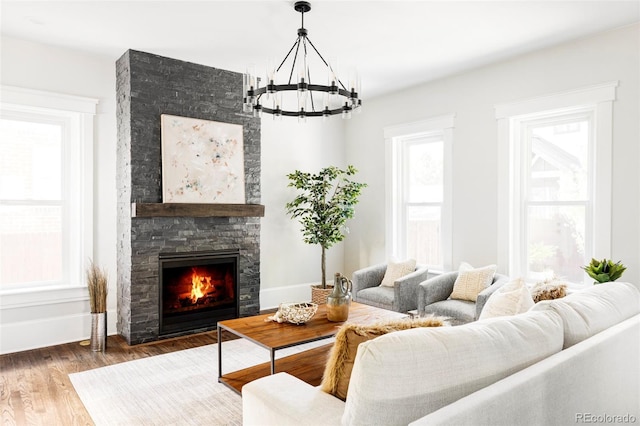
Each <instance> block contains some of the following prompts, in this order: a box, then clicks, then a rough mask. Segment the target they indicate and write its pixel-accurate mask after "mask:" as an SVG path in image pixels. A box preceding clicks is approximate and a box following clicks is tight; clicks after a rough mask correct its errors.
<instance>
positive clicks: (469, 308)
mask: <svg viewBox="0 0 640 426" xmlns="http://www.w3.org/2000/svg"><path fill="white" fill-rule="evenodd" d="M457 277H458V272H457V271H455V272H447V273H445V274H442V275H438V276H437V277H433V278H431V279H428V280H426V281H424V282H423V283H421V284H420V287H419V289H418V315H419V316H423V315H428V314H433V315H437V316H445V317H449V318H450V322H451V324H452V325H459V324H465V323H468V322H472V321H476V320H477V319H478V318H479V317H480V312H482V308H483V307H484V304H485V303H486V302H487V299H488V298H489V296H491V295H492V294H493V293H494V292H495V291H496V290H498V289H499V288H500V287H502V286H503V285H505V284H506V283H508V282H509V277H507V276H506V275H502V274H495V275H494V277H493V282H492V283H491V285H490V286H489V287H487V288H485V289H484V290H482V291H481V292H480V293H479V294H478V299H477V300H476V301H475V302H471V301H468V300H456V299H449V296H450V295H451V292H452V291H453V284H454V283H455V281H456V278H457Z"/></svg>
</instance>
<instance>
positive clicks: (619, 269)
mask: <svg viewBox="0 0 640 426" xmlns="http://www.w3.org/2000/svg"><path fill="white" fill-rule="evenodd" d="M582 269H584V270H585V271H586V272H587V274H589V276H590V277H591V278H593V279H594V280H595V282H594V284H602V283H606V282H610V281H615V280H617V279H618V278H620V277H621V276H622V273H623V272H624V271H625V270H626V269H627V268H626V267H625V266H624V265H623V264H622V263H621V262H619V261H618V262H616V263H614V262H613V261H612V260H610V259H602V260H596V259H591V263H589V264H588V265H586V266H583V267H582Z"/></svg>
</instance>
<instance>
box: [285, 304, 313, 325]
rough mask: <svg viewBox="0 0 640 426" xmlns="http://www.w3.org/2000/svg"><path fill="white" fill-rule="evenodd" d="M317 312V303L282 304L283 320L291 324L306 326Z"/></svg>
mask: <svg viewBox="0 0 640 426" xmlns="http://www.w3.org/2000/svg"><path fill="white" fill-rule="evenodd" d="M317 310H318V304H317V303H309V302H301V303H282V304H281V305H280V313H281V315H282V318H283V319H284V320H285V321H287V322H290V323H291V324H304V323H305V322H307V321H309V320H310V319H311V318H313V316H314V315H315V314H316V311H317Z"/></svg>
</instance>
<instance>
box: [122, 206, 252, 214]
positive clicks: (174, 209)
mask: <svg viewBox="0 0 640 426" xmlns="http://www.w3.org/2000/svg"><path fill="white" fill-rule="evenodd" d="M178 216H184V217H264V206H263V205H262V204H194V203H131V217H178Z"/></svg>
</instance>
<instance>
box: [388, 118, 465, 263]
mask: <svg viewBox="0 0 640 426" xmlns="http://www.w3.org/2000/svg"><path fill="white" fill-rule="evenodd" d="M453 121H454V116H453V115H446V116H440V117H434V118H431V119H427V120H424V121H420V122H416V123H408V124H401V125H397V126H392V127H387V128H385V129H384V135H385V140H386V145H387V147H386V148H387V155H386V158H387V191H386V192H387V200H386V205H387V206H388V211H387V241H388V244H387V254H388V256H389V257H391V258H397V259H405V258H413V259H416V261H417V262H418V263H419V264H424V265H428V266H429V267H430V268H432V269H439V270H444V269H450V268H451V156H452V149H451V143H452V133H453Z"/></svg>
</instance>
